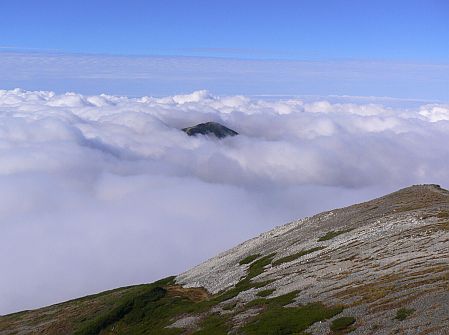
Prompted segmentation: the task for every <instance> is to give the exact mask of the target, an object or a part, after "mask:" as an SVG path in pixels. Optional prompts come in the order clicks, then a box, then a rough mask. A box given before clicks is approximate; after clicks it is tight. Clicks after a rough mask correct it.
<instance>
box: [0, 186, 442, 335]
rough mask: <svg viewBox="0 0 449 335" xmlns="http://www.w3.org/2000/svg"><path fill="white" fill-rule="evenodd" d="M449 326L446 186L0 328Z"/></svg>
mask: <svg viewBox="0 0 449 335" xmlns="http://www.w3.org/2000/svg"><path fill="white" fill-rule="evenodd" d="M346 333H351V334H449V192H448V191H446V190H444V189H442V188H440V187H439V186H436V185H420V186H412V187H409V188H405V189H402V190H399V191H398V192H395V193H392V194H389V195H387V196H384V197H382V198H378V199H375V200H372V201H368V202H365V203H362V204H357V205H353V206H350V207H347V208H342V209H336V210H332V211H329V212H324V213H321V214H318V215H315V216H313V217H310V218H305V219H301V220H298V221H295V222H292V223H289V224H287V225H284V226H280V227H277V228H275V229H273V230H271V231H269V232H267V233H264V234H262V235H260V236H258V237H256V238H254V239H251V240H249V241H247V242H244V243H242V244H240V245H238V246H237V247H235V248H233V249H231V250H229V251H226V252H224V253H222V254H220V255H218V256H217V257H214V258H212V259H210V260H208V261H206V262H204V263H203V264H200V265H198V266H197V267H195V268H193V269H191V270H190V271H187V272H185V273H183V274H180V275H178V276H177V277H170V278H166V279H164V280H162V281H159V282H156V283H153V284H148V285H140V286H133V287H128V288H121V289H117V290H114V291H109V292H104V293H101V294H99V295H94V296H89V297H85V298H82V299H78V300H74V301H69V302H66V303H63V304H58V305H54V306H50V307H46V308H43V309H39V310H35V311H25V312H21V313H16V314H12V315H8V316H3V317H0V334H1V335H6V334H197V335H198V334H249V335H250V334H346Z"/></svg>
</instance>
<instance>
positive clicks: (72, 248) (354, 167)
mask: <svg viewBox="0 0 449 335" xmlns="http://www.w3.org/2000/svg"><path fill="white" fill-rule="evenodd" d="M205 121H217V122H220V123H222V124H224V125H226V126H228V127H230V128H232V129H234V130H236V131H237V132H239V133H240V135H239V136H235V137H228V138H225V139H223V140H218V139H216V138H213V137H208V136H197V137H189V136H187V135H186V134H185V133H184V132H182V131H181V130H180V129H181V128H183V127H187V126H191V125H194V124H197V123H199V122H205ZM448 143H449V105H445V104H424V103H423V104H422V105H419V106H414V107H408V108H399V107H391V106H385V105H381V104H376V103H360V102H358V103H354V102H353V103H335V102H329V101H326V100H317V101H307V102H306V101H303V100H300V99H256V98H249V97H245V96H225V97H217V96H214V95H211V94H210V93H208V92H206V91H197V92H194V93H192V94H188V95H177V96H169V97H164V98H152V97H141V98H128V97H118V96H108V95H97V96H83V95H79V94H75V93H66V94H61V95H58V94H55V93H53V92H46V91H45V92H29V91H23V90H19V89H16V90H9V91H6V90H0V255H1V257H0V267H1V269H2V274H1V276H0V297H1V298H0V314H2V313H8V312H13V311H16V310H20V309H26V308H34V307H38V306H42V305H45V304H50V303H54V302H57V301H61V300H65V299H69V298H73V297H77V296H81V295H85V294H88V293H93V292H97V291H100V290H104V289H108V288H114V287H117V286H123V285H130V284H135V283H141V282H150V281H152V280H155V279H158V278H161V277H163V276H167V275H171V274H176V273H179V272H181V271H184V270H186V269H188V268H189V267H191V266H193V265H195V264H197V263H199V262H201V261H203V260H205V259H206V258H208V257H211V256H213V255H214V254H216V253H217V252H220V251H222V250H225V249H227V248H229V247H232V246H233V245H235V244H236V243H239V242H242V241H243V240H245V239H248V238H250V237H252V236H254V235H256V234H258V233H261V232H262V231H264V230H267V229H270V228H272V227H274V226H276V225H280V224H283V223H286V222H288V221H290V220H293V219H295V218H299V217H303V216H306V215H311V214H314V213H316V212H319V211H322V210H326V209H331V208H334V207H339V206H344V205H348V204H351V203H354V202H360V201H364V200H367V199H369V198H371V197H375V196H379V195H382V194H384V193H387V192H390V191H394V190H395V189H397V188H399V187H403V186H408V185H410V184H416V183H439V184H441V185H442V186H443V187H447V186H449V169H448V164H449V147H448V145H447V144H448Z"/></svg>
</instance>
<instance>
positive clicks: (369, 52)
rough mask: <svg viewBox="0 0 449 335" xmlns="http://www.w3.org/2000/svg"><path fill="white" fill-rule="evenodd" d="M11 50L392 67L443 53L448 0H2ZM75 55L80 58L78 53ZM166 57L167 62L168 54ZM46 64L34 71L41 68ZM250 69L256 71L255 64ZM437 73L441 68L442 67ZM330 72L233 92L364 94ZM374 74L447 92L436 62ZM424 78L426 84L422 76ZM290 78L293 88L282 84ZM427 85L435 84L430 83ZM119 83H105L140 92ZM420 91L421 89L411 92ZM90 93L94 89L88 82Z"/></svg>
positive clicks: (0, 43)
mask: <svg viewBox="0 0 449 335" xmlns="http://www.w3.org/2000/svg"><path fill="white" fill-rule="evenodd" d="M11 52H16V53H17V52H21V53H25V54H26V53H36V52H38V53H41V54H42V57H44V56H45V55H47V56H49V55H51V56H49V57H50V58H51V59H54V54H64V55H67V54H96V55H97V57H101V55H126V56H130V57H132V56H136V55H137V56H146V57H149V56H158V55H165V56H171V57H178V56H194V57H221V58H233V59H247V60H248V59H250V60H251V59H252V60H273V59H274V60H288V61H302V62H304V61H312V62H329V61H337V62H340V63H339V64H337V66H340V67H341V64H342V63H343V62H347V61H356V62H364V64H365V65H366V66H368V67H369V62H372V61H375V62H378V61H381V62H386V63H388V64H387V65H386V66H384V68H383V69H382V71H381V72H383V73H388V72H389V71H391V70H392V69H393V71H394V69H395V68H397V66H398V64H400V66H402V65H403V64H416V66H418V67H420V66H423V64H426V65H429V64H430V65H435V64H436V65H441V64H443V65H447V64H448V63H449V1H447V0H421V1H418V0H407V1H401V0H396V1H383V0H379V1H363V0H358V1H356V0H335V1H334V0H333V1H330V0H329V1H323V0H310V1H288V0H285V1H282V0H281V1H234V0H228V1H203V0H201V1H200V0H197V1H195V0H191V1H186V0H184V1H181V0H177V1H173V0H172V1H169V0H165V1H158V0H155V1H141V0H129V1H126V2H125V1H103V0H90V1H86V0H80V1H53V0H43V1H34V0H33V1H32V0H28V1H20V2H18V1H8V2H4V3H2V8H1V12H0V53H2V54H5V53H11ZM130 59H132V58H130ZM0 61H1V60H0ZM79 61H81V60H80V59H78V62H79ZM167 62H168V64H169V63H170V62H172V60H167ZM44 63H45V62H44ZM392 64H393V65H392ZM0 65H1V64H0ZM23 66H24V65H23V63H21V62H19V61H18V62H17V63H16V64H14V68H15V69H18V70H19V71H20V70H22V67H23ZM36 66H38V65H36ZM70 66H75V67H78V66H79V64H78V63H77V62H76V61H74V62H73V63H72V64H71V65H70ZM221 66H226V65H223V64H221ZM270 66H272V64H270ZM277 66H279V67H280V68H282V69H281V72H282V71H287V70H286V69H288V68H289V66H290V65H289V64H288V63H283V64H278V65H277ZM345 66H346V65H344V66H343V67H345ZM209 68H210V67H209ZM115 69H116V67H114V66H111V68H110V69H109V70H108V71H109V72H110V73H111V74H113V73H114V71H115ZM37 70H38V69H35V70H34V77H33V78H34V79H33V80H34V82H33V84H30V82H26V81H21V82H20V81H17V80H16V81H9V82H7V81H5V80H2V81H1V82H0V84H1V85H2V87H6V88H10V87H12V86H14V85H16V84H21V85H22V87H24V88H31V87H33V89H34V88H35V86H36V84H37V83H39V82H41V81H42V80H40V77H39V76H40V75H39V74H36V71H37ZM377 70H378V66H377V65H376V66H373V67H372V71H377ZM42 71H43V70H42ZM61 71H62V70H61ZM273 71H274V72H276V71H275V70H273ZM47 72H48V71H47ZM47 72H45V73H42V74H41V75H42V76H43V77H45V78H46V77H47V76H48V73H47ZM244 72H245V71H243V73H244ZM306 72H307V71H306ZM415 72H416V71H415ZM421 72H422V71H421ZM210 73H214V69H212V68H211V72H210ZM193 74H194V73H193ZM251 74H253V72H251V73H249V77H248V80H250V79H249V78H254V80H256V77H257V76H255V77H251ZM257 74H258V75H262V74H263V71H262V72H260V71H259V72H258V73H257ZM374 74H375V73H373V75H374ZM443 74H447V72H444V71H443ZM0 75H4V73H0ZM53 75H54V73H53ZM295 75H296V79H295V80H298V79H297V78H300V77H304V76H303V75H304V72H298V73H295ZM306 77H310V75H309V76H307V75H306ZM331 77H332V78H331V79H330V80H331V81H332V80H333V81H334V86H335V87H337V88H338V87H341V86H342V87H345V89H344V90H341V89H334V90H332V89H327V88H326V87H327V85H326V84H325V83H324V85H323V89H322V90H319V89H307V85H299V86H298V85H291V78H290V79H289V80H290V81H284V82H278V83H277V86H276V87H275V86H274V85H273V86H272V87H268V86H267V87H264V88H263V89H258V90H257V89H249V90H246V89H245V88H244V87H242V91H241V93H242V94H246V93H267V92H270V91H276V92H275V93H278V91H283V89H284V88H285V89H284V91H285V93H289V94H290V93H292V92H290V91H293V93H298V94H300V93H301V94H317V93H318V94H341V93H342V92H343V93H345V94H354V95H357V94H368V95H370V89H369V88H367V89H366V90H360V89H359V88H360V83H357V84H354V85H353V86H348V85H347V82H344V83H343V85H340V82H339V80H338V78H334V77H333V76H332V75H331ZM369 77H370V76H368V77H363V76H362V77H358V78H359V81H360V82H361V83H362V82H364V81H365V80H369V79H370V78H369ZM29 78H30V77H29ZM64 78H67V73H65V72H64V71H62V72H61V73H60V78H59V79H60V80H59V81H58V83H55V85H56V84H57V85H56V86H55V87H53V89H54V90H56V91H58V90H59V91H60V90H65V89H72V87H73V89H75V90H76V89H79V90H83V89H84V87H85V86H86V85H85V84H79V85H72V86H71V85H69V84H68V83H69V80H67V81H64ZM170 78H173V80H172V81H173V82H172V83H167V85H168V86H169V87H170V88H171V90H170V89H167V90H165V91H167V92H168V91H173V93H175V92H179V91H185V90H189V89H190V88H194V87H195V88H200V87H197V86H196V85H193V84H191V85H177V84H176V80H175V77H173V73H172V71H171V72H170V73H168V72H167V74H166V77H165V79H170ZM69 79H70V78H69ZM72 79H73V78H72ZM129 79H130V80H134V79H135V78H129ZM219 79H220V78H217V80H219ZM221 79H222V78H221ZM322 79H323V78H322V77H320V80H322ZM29 80H31V79H29ZM317 80H318V79H317ZM341 80H343V78H341ZM414 80H418V83H417V84H416V86H415V87H416V89H414V90H412V91H417V92H418V93H417V94H415V92H411V90H410V89H402V88H401V87H402V86H404V85H410V81H411V82H413V81H414ZM234 81H237V82H238V78H234ZM381 81H382V80H376V81H375V83H374V84H373V89H372V94H386V95H391V96H396V97H409V98H436V99H438V98H439V99H443V100H447V99H449V97H447V95H449V93H448V94H444V89H442V88H441V87H439V86H441V85H443V84H447V80H446V81H445V80H444V77H443V76H442V75H439V74H438V71H436V73H434V72H432V71H430V72H429V74H428V76H427V77H426V76H425V75H424V77H423V75H422V73H421V74H420V76H419V77H413V76H408V77H404V78H403V81H402V82H401V84H399V85H398V86H395V87H392V88H391V90H388V89H382V88H385V87H384V86H386V87H387V88H388V86H389V85H390V84H391V81H389V79H388V76H386V77H385V82H384V83H381ZM428 81H432V83H433V84H431V85H430V86H429V85H428V84H426V83H425V84H423V82H428ZM64 83H65V84H64ZM137 85H140V87H144V88H145V89H146V90H147V91H148V92H149V93H150V94H153V93H154V94H162V91H161V90H155V88H154V84H151V85H153V86H151V85H150V84H149V83H146V82H139V83H138V82H136V81H134V86H137ZM229 85H231V82H230V83H229ZM319 85H320V83H319V82H315V83H312V85H311V86H312V87H317V86H319ZM379 85H380V86H379ZM420 85H422V89H421V88H420ZM47 86H51V85H47ZM47 86H46V87H45V89H47V88H48V87H47ZM90 86H92V85H90ZM216 86H217V83H214V85H211V87H212V88H213V89H214V87H216ZM291 87H294V88H295V89H294V90H292V89H291ZM434 87H437V89H436V91H438V92H442V94H441V93H437V94H434V93H432V92H433V91H434ZM438 87H439V88H438ZM123 88H124V89H122V90H120V89H117V90H113V91H114V92H116V91H117V93H119V92H121V93H123V94H131V95H132V94H140V92H137V91H132V90H126V89H125V87H123ZM201 88H205V89H210V87H201ZM235 88H236V89H237V88H238V85H237V86H236V87H235ZM288 88H290V90H288ZM430 90H432V92H431V91H430ZM159 91H161V92H160V93H159ZM165 91H164V92H165ZM230 91H232V90H225V89H223V90H221V89H218V92H217V93H228V92H230ZM234 91H235V90H234ZM287 91H289V92H287ZM421 91H423V93H422V94H420V93H419V92H421ZM88 93H89V92H88ZM90 93H99V92H98V89H97V90H92V92H90ZM446 98H447V99H446Z"/></svg>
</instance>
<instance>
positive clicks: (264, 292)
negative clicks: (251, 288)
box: [256, 289, 276, 297]
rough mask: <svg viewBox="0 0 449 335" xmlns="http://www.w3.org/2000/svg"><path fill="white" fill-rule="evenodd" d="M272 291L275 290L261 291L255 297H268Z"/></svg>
mask: <svg viewBox="0 0 449 335" xmlns="http://www.w3.org/2000/svg"><path fill="white" fill-rule="evenodd" d="M274 291H276V290H275V289H270V290H262V291H259V292H257V293H256V295H257V296H259V297H268V296H269V295H270V294H271V293H273V292H274Z"/></svg>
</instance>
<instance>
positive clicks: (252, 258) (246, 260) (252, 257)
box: [239, 254, 260, 265]
mask: <svg viewBox="0 0 449 335" xmlns="http://www.w3.org/2000/svg"><path fill="white" fill-rule="evenodd" d="M259 257H260V254H255V255H249V256H248V257H245V258H243V259H242V260H241V261H240V262H239V264H240V265H244V264H249V263H252V262H253V261H255V260H256V259H257V258H259Z"/></svg>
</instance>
